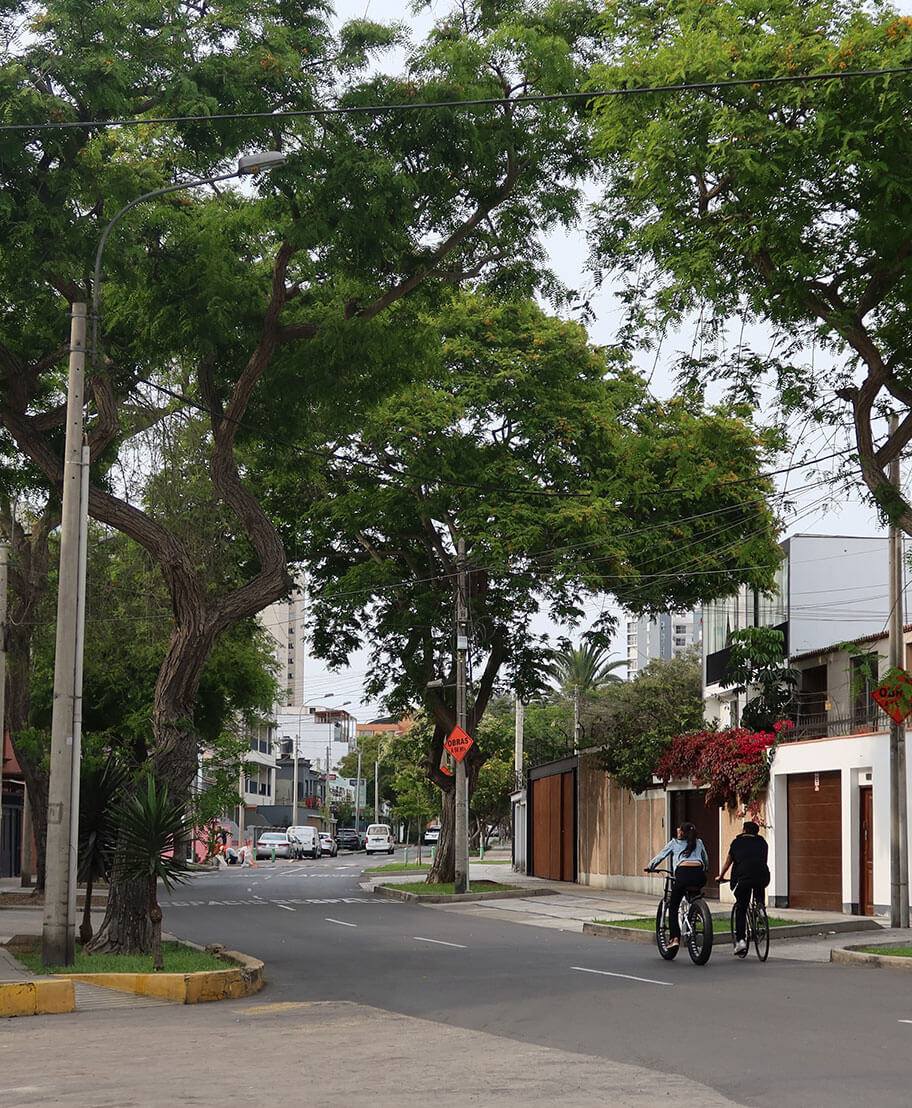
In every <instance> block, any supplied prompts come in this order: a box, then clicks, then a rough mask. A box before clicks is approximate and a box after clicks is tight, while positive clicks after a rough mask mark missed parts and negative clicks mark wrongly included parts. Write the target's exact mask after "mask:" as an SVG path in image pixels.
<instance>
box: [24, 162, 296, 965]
mask: <svg viewBox="0 0 912 1108" xmlns="http://www.w3.org/2000/svg"><path fill="white" fill-rule="evenodd" d="M284 161H285V155H284V154H281V153H279V152H278V151H276V150H268V151H265V152H264V153H261V154H252V155H247V156H245V157H243V158H241V159H240V160H239V161H238V163H237V167H236V168H235V170H234V171H233V172H232V173H222V174H218V175H216V176H213V177H203V178H200V179H199V180H193V181H182V182H180V183H179V184H176V185H168V186H167V187H165V188H160V189H154V190H153V191H152V192H146V193H143V195H142V196H138V197H137V198H136V199H135V200H131V201H130V203H129V204H125V205H124V206H123V207H122V208H121V209H120V211H119V212H118V213H117V214H116V215H115V216H114V218H113V219H112V220H111V221H110V223H109V224H108V225H107V227H105V229H104V231H103V233H102V236H101V239H100V241H99V243H98V250H97V252H96V254H95V280H94V283H93V286H92V357H93V359H96V358H97V357H98V342H97V338H98V311H99V301H100V297H101V283H102V278H101V259H102V254H103V252H104V247H105V243H106V242H107V241H108V236H109V235H110V234H111V231H112V230H113V229H114V227H115V226H116V225H117V223H118V222H119V221H120V219H121V217H122V216H123V215H125V214H126V213H127V212H128V211H130V210H131V208H135V207H136V206H137V204H142V203H144V202H145V201H146V200H152V199H154V198H155V197H156V196H164V195H165V194H166V193H169V192H178V191H179V190H181V189H190V188H197V187H198V186H199V185H211V184H215V182H217V181H226V180H228V179H229V178H232V177H243V176H247V175H249V174H252V173H259V172H261V171H263V170H269V169H275V168H277V167H278V166H280V165H282V164H283V163H284ZM85 335H86V306H85V304H73V307H72V314H71V320H70V358H69V373H68V378H67V405H66V440H65V446H64V467H63V501H62V508H61V517H60V570H59V577H58V591H57V637H56V644H55V652H54V702H53V714H52V719H51V765H50V781H49V785H48V812H47V849H46V857H47V862H46V870H45V909H44V920H43V928H42V946H41V957H42V961H43V962H44V964H45V965H64V966H68V965H72V964H73V960H74V957H75V953H76V854H77V838H78V820H79V762H80V750H81V732H82V658H83V636H84V630H85V572H86V570H85V566H86V540H87V535H88V506H89V448H88V446H87V445H86V444H85V443H84V433H83V391H84V380H85Z"/></svg>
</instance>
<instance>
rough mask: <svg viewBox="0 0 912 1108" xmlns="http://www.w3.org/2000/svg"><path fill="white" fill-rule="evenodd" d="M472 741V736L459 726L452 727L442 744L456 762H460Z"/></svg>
mask: <svg viewBox="0 0 912 1108" xmlns="http://www.w3.org/2000/svg"><path fill="white" fill-rule="evenodd" d="M473 742H474V740H473V739H472V736H471V735H467V734H466V733H465V731H463V729H462V728H461V727H454V728H453V730H452V731H451V732H450V733H449V735H447V737H446V740H445V741H444V744H443V745H444V746H445V747H446V749H447V750H448V751H449V753H450V754H452V755H453V757H454V758H455V759H456V761H457V762H461V761H462V759H463V758H464V757H465V756H466V754H468V752H469V747H470V746H471V745H472V743H473Z"/></svg>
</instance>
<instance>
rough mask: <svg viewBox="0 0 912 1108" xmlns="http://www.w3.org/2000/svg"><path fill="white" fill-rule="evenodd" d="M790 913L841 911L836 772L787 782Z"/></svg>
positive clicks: (804, 775) (795, 777)
mask: <svg viewBox="0 0 912 1108" xmlns="http://www.w3.org/2000/svg"><path fill="white" fill-rule="evenodd" d="M788 851H789V890H788V895H789V907H790V908H816V909H818V910H822V911H829V912H841V911H842V790H841V781H840V774H839V771H838V770H836V771H835V772H832V773H796V774H791V775H789V779H788Z"/></svg>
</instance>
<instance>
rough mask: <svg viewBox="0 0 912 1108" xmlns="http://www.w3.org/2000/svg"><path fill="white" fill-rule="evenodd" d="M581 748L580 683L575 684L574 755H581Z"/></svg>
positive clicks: (575, 682)
mask: <svg viewBox="0 0 912 1108" xmlns="http://www.w3.org/2000/svg"><path fill="white" fill-rule="evenodd" d="M579 748H580V689H579V682H578V681H574V682H573V753H574V754H579Z"/></svg>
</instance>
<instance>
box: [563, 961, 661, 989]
mask: <svg viewBox="0 0 912 1108" xmlns="http://www.w3.org/2000/svg"><path fill="white" fill-rule="evenodd" d="M570 968H571V969H575V970H579V971H580V973H597V974H600V975H601V976H602V977H625V978H626V979H627V980H628V981H642V982H644V983H645V984H646V985H672V984H673V983H674V982H672V981H655V980H654V979H653V978H651V977H634V976H633V974H630V973H609V971H608V970H603V969H588V968H587V967H586V966H571V967H570Z"/></svg>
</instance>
